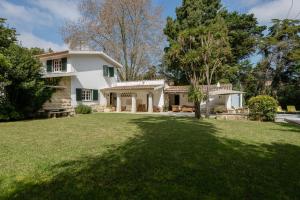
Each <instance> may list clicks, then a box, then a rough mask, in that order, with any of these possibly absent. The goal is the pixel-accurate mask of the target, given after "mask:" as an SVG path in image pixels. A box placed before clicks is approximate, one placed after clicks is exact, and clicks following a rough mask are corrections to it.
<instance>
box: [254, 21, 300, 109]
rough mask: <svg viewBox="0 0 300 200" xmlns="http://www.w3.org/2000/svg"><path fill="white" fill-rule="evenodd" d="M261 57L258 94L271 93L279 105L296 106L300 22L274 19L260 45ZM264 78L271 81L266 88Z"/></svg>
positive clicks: (299, 77) (297, 97)
mask: <svg viewBox="0 0 300 200" xmlns="http://www.w3.org/2000/svg"><path fill="white" fill-rule="evenodd" d="M260 52H261V54H262V55H263V59H262V60H261V62H260V63H259V64H258V65H257V67H256V69H257V71H258V72H259V73H257V80H258V83H259V85H260V88H261V89H260V90H258V92H259V93H263V94H270V95H272V96H274V97H275V98H276V99H278V101H279V103H280V104H281V105H282V107H285V106H286V105H287V104H292V105H296V104H297V106H298V108H299V104H300V103H299V102H300V101H299V93H300V92H299V86H300V69H299V60H300V21H299V20H291V19H284V20H278V19H274V20H273V21H272V26H271V27H270V28H269V33H268V35H267V36H266V37H264V39H263V40H262V42H261V44H260ZM266 81H269V82H271V84H270V85H269V87H266Z"/></svg>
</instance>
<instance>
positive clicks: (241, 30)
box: [221, 10, 266, 65]
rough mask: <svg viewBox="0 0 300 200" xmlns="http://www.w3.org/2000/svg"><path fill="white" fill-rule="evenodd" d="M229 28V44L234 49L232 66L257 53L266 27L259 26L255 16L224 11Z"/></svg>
mask: <svg viewBox="0 0 300 200" xmlns="http://www.w3.org/2000/svg"><path fill="white" fill-rule="evenodd" d="M221 15H222V16H223V17H224V19H225V21H226V23H227V27H228V36H229V43H230V46H231V49H232V54H233V57H232V60H231V62H232V63H231V64H233V65H235V64H237V63H239V61H241V60H243V59H245V58H248V57H249V56H250V55H251V54H252V53H254V52H255V51H256V47H257V45H258V41H259V39H260V38H261V37H262V36H263V34H262V32H263V31H264V30H265V29H266V27H265V26H258V22H257V19H256V18H255V16H254V15H253V14H240V13H238V12H228V11H226V10H225V11H222V12H221Z"/></svg>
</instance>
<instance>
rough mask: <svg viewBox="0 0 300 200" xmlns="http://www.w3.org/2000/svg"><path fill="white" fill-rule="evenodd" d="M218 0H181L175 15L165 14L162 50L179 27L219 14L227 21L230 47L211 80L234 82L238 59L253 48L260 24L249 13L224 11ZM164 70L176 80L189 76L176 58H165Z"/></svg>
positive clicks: (181, 81) (204, 21) (208, 20)
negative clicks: (163, 45)
mask: <svg viewBox="0 0 300 200" xmlns="http://www.w3.org/2000/svg"><path fill="white" fill-rule="evenodd" d="M221 7H222V5H221V3H220V1H218V0H214V1H205V0H190V1H183V4H182V6H181V7H179V8H178V9H177V10H176V17H177V18H176V19H174V20H173V19H172V18H170V17H169V18H168V19H167V25H166V28H165V29H164V33H165V35H167V38H168V41H169V43H170V47H167V48H166V49H165V51H166V53H168V52H169V50H170V48H171V47H172V43H173V42H174V41H176V40H177V39H178V36H179V33H180V32H181V31H183V30H187V29H191V28H198V27H200V26H205V27H206V26H207V25H209V24H210V23H212V22H213V21H214V19H215V18H216V16H217V15H221V16H222V17H223V18H224V19H225V22H226V24H227V29H228V37H229V43H230V47H231V50H232V56H231V57H230V59H229V58H227V61H226V64H227V65H224V66H226V67H223V68H222V69H220V70H217V71H216V74H215V76H214V81H215V82H217V81H220V80H221V81H222V80H226V82H232V83H233V84H234V86H238V84H240V82H238V81H236V80H237V79H236V77H237V76H239V73H240V71H241V69H240V68H239V66H240V65H239V63H240V61H242V60H243V59H245V58H247V57H249V56H250V55H251V54H252V53H254V52H255V50H256V46H257V42H258V41H259V38H260V37H261V36H262V31H263V30H264V29H265V27H263V26H258V22H257V20H256V18H255V17H254V16H253V15H252V14H250V15H248V14H239V13H237V12H232V13H230V12H228V11H227V10H226V9H221ZM165 65H166V69H165V71H166V72H165V74H166V76H167V77H168V78H172V79H173V80H174V81H175V82H176V83H177V84H179V85H181V84H185V83H186V82H187V80H189V78H188V77H187V76H186V70H184V69H182V68H181V65H180V63H178V62H176V61H169V60H168V59H166V60H165Z"/></svg>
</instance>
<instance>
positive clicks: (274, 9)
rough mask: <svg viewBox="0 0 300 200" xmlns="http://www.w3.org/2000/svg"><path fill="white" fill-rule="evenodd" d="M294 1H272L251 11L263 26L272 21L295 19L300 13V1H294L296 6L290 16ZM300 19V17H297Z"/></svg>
mask: <svg viewBox="0 0 300 200" xmlns="http://www.w3.org/2000/svg"><path fill="white" fill-rule="evenodd" d="M291 4H292V0H272V1H268V2H265V3H262V4H258V5H256V6H254V7H253V8H251V9H250V10H249V13H254V14H255V16H256V18H257V19H258V21H259V22H260V23H262V24H268V23H270V22H271V20H272V19H285V18H287V17H288V18H290V19H295V17H296V16H297V15H298V14H299V12H300V1H299V0H294V4H293V7H292V10H291V11H290V14H289V16H288V13H289V10H290V8H291ZM297 19H300V15H299V16H298V17H297Z"/></svg>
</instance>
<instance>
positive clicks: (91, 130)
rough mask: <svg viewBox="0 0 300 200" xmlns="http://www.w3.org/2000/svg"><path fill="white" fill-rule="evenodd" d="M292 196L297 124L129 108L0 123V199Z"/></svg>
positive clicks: (299, 185) (299, 144) (299, 194)
mask: <svg viewBox="0 0 300 200" xmlns="http://www.w3.org/2000/svg"><path fill="white" fill-rule="evenodd" d="M299 198H300V128H299V126H295V125H288V124H274V123H259V122H247V121H217V120H203V121H196V120H194V119H190V118H173V117H162V116H147V115H130V114H93V115H86V116H77V117H74V118H63V119H49V120H36V121H24V122H12V123H0V199H63V200H65V199H272V200H273V199H299Z"/></svg>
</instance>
